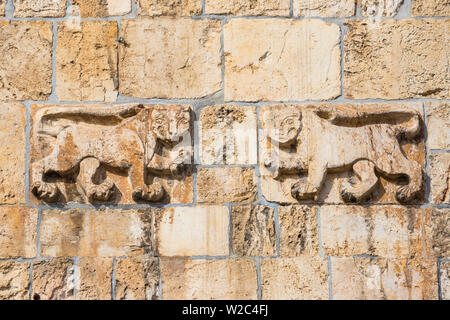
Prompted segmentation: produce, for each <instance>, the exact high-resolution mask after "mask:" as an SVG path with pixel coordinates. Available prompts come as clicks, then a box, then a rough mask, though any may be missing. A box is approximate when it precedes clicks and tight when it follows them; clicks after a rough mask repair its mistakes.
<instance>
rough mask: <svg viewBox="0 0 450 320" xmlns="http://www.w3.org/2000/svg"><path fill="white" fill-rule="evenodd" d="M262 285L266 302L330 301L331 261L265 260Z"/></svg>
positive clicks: (314, 259) (307, 259)
mask: <svg viewBox="0 0 450 320" xmlns="http://www.w3.org/2000/svg"><path fill="white" fill-rule="evenodd" d="M261 286H262V298H263V299H266V300H325V299H328V295H329V294H328V266H327V259H326V258H319V257H314V258H313V257H297V258H277V259H276V258H263V259H261Z"/></svg>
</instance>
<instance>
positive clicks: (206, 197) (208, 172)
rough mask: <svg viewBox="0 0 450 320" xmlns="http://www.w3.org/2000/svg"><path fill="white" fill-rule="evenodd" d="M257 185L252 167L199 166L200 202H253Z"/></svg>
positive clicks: (198, 186)
mask: <svg viewBox="0 0 450 320" xmlns="http://www.w3.org/2000/svg"><path fill="white" fill-rule="evenodd" d="M256 194H257V187H256V176H255V171H254V169H251V168H198V171H197V195H198V199H197V200H198V202H199V203H224V202H245V203H249V202H253V201H255V200H256Z"/></svg>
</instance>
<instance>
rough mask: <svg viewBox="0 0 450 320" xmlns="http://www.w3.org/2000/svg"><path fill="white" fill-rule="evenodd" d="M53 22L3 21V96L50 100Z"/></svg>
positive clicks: (0, 26) (0, 51)
mask: <svg viewBox="0 0 450 320" xmlns="http://www.w3.org/2000/svg"><path fill="white" fill-rule="evenodd" d="M52 38H53V35H52V23H51V22H47V21H7V20H4V21H0V83H1V84H2V85H1V86H0V100H46V99H47V98H48V96H49V95H50V93H51V91H52Z"/></svg>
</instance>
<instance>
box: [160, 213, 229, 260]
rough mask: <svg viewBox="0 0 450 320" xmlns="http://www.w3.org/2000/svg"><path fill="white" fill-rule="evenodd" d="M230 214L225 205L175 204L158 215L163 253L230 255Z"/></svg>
mask: <svg viewBox="0 0 450 320" xmlns="http://www.w3.org/2000/svg"><path fill="white" fill-rule="evenodd" d="M229 224H230V214H229V212H228V208H227V207H225V206H196V207H176V208H168V209H165V210H164V211H163V212H161V214H159V215H158V216H157V217H156V242H157V249H158V253H159V255H161V256H171V257H173V256H205V255H207V256H224V255H229V253H230V252H229V235H228V233H229V228H230V226H229Z"/></svg>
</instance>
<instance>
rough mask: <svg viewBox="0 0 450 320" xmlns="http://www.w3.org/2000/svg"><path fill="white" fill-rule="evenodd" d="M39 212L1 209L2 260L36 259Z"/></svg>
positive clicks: (0, 236)
mask: <svg viewBox="0 0 450 320" xmlns="http://www.w3.org/2000/svg"><path fill="white" fill-rule="evenodd" d="M37 220H38V210H37V209H33V208H28V207H9V206H8V207H5V206H2V207H0V259H1V258H5V259H11V258H34V257H35V256H36V245H37V244H36V225H37Z"/></svg>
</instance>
